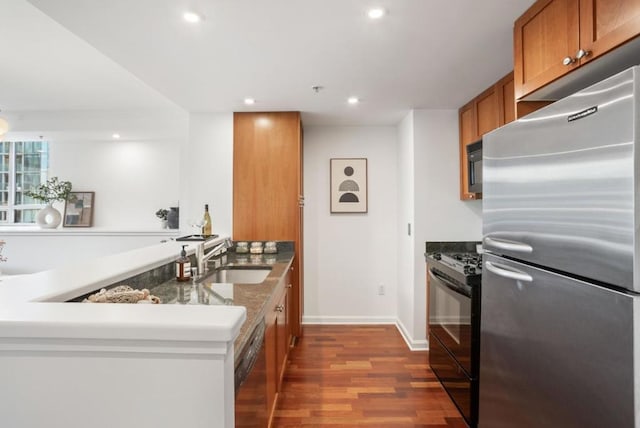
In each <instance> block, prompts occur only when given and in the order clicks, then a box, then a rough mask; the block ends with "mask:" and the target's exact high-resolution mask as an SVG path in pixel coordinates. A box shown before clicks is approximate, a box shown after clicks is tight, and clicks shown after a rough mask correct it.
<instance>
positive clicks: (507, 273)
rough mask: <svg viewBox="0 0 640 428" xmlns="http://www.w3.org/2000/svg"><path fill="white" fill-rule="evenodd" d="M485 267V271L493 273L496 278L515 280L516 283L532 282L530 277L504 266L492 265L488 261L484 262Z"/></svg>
mask: <svg viewBox="0 0 640 428" xmlns="http://www.w3.org/2000/svg"><path fill="white" fill-rule="evenodd" d="M485 266H486V268H487V270H489V271H490V272H493V273H495V274H496V275H498V276H502V277H504V278H510V279H515V280H516V281H524V282H533V278H532V277H531V275H529V274H526V273H524V272H520V271H518V270H514V269H513V268H507V267H506V266H504V265H501V264H498V263H493V262H490V261H488V260H487V261H486V263H485Z"/></svg>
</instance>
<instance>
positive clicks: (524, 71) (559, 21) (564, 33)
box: [513, 0, 579, 99]
mask: <svg viewBox="0 0 640 428" xmlns="http://www.w3.org/2000/svg"><path fill="white" fill-rule="evenodd" d="M578 2H579V0H541V1H538V2H536V3H535V4H534V5H533V6H531V8H529V10H527V11H526V12H525V13H524V15H522V16H521V17H520V18H518V20H517V21H516V22H515V25H514V34H513V41H514V67H513V71H514V82H515V97H516V99H519V98H521V97H523V96H525V95H527V94H529V93H531V92H533V91H534V90H536V89H538V88H540V87H542V86H544V85H545V84H547V83H548V82H551V81H553V80H555V79H557V78H558V77H560V76H562V75H564V74H566V73H568V72H569V71H571V70H572V69H573V68H575V67H576V66H577V65H578V63H577V62H573V58H574V57H575V55H576V52H577V51H578V49H579V48H578V45H579V40H578V28H579V16H578V11H579V9H578V8H579V4H578ZM567 58H568V59H567Z"/></svg>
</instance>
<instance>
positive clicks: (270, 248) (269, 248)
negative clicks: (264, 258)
mask: <svg viewBox="0 0 640 428" xmlns="http://www.w3.org/2000/svg"><path fill="white" fill-rule="evenodd" d="M264 252H265V253H266V254H275V253H277V252H278V247H277V246H276V243H275V241H268V242H266V243H265V244H264Z"/></svg>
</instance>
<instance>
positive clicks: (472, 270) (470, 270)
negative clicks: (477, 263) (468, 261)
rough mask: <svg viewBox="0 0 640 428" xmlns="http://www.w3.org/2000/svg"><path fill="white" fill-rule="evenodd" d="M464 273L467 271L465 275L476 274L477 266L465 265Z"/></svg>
mask: <svg viewBox="0 0 640 428" xmlns="http://www.w3.org/2000/svg"><path fill="white" fill-rule="evenodd" d="M464 273H465V275H471V274H474V273H476V268H475V267H473V266H465V267H464Z"/></svg>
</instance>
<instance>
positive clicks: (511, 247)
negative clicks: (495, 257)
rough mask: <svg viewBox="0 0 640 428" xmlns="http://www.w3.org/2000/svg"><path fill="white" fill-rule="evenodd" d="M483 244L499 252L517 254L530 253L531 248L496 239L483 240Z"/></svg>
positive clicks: (487, 238)
mask: <svg viewBox="0 0 640 428" xmlns="http://www.w3.org/2000/svg"><path fill="white" fill-rule="evenodd" d="M484 244H485V245H487V246H492V247H496V248H498V249H500V250H507V251H516V252H519V253H531V252H533V247H532V246H531V245H527V244H523V243H521V242H512V241H503V240H502V239H496V238H489V237H486V238H484Z"/></svg>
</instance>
